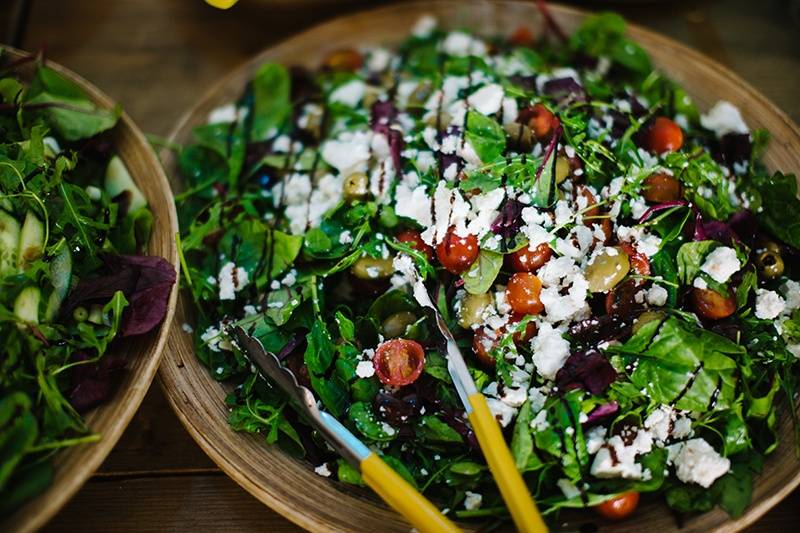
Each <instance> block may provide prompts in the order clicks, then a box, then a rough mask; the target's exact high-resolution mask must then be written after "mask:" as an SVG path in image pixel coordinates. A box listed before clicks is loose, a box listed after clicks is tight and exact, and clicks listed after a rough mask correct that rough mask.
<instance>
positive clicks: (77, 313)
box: [72, 305, 89, 322]
mask: <svg viewBox="0 0 800 533" xmlns="http://www.w3.org/2000/svg"><path fill="white" fill-rule="evenodd" d="M72 318H74V319H75V322H86V319H87V318H89V311H87V310H86V308H85V307H83V306H82V305H81V306H78V307H76V308H75V310H74V311H72Z"/></svg>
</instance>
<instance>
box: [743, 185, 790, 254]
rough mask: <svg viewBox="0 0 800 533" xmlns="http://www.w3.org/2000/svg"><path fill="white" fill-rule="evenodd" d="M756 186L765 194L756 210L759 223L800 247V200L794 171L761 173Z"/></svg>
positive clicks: (785, 240)
mask: <svg viewBox="0 0 800 533" xmlns="http://www.w3.org/2000/svg"><path fill="white" fill-rule="evenodd" d="M752 185H753V187H754V188H755V189H756V190H757V191H758V193H759V195H760V196H761V206H760V208H759V209H757V210H756V212H755V213H756V218H757V219H758V222H759V224H761V225H763V226H764V227H765V228H766V229H768V230H769V231H770V232H772V233H773V234H774V235H776V236H777V237H778V238H779V239H780V240H782V241H783V242H785V243H786V244H788V245H790V246H793V247H795V248H800V220H798V218H797V216H796V214H797V213H798V212H800V200H798V198H797V179H796V178H795V176H794V174H782V173H780V172H776V173H775V174H773V175H772V176H757V177H755V178H753V182H752Z"/></svg>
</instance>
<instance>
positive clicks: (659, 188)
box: [642, 172, 681, 204]
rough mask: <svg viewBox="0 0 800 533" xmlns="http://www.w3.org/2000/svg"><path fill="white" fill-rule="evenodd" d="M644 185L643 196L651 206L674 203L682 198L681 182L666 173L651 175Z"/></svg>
mask: <svg viewBox="0 0 800 533" xmlns="http://www.w3.org/2000/svg"><path fill="white" fill-rule="evenodd" d="M642 185H643V186H644V188H643V190H642V196H643V197H644V199H645V200H647V201H648V202H650V203H651V204H663V203H664V202H672V201H675V200H679V199H680V197H681V182H679V181H678V180H677V179H675V178H674V177H673V176H670V175H669V174H667V173H666V172H656V173H655V174H650V175H649V176H647V178H645V180H644V182H643V183H642Z"/></svg>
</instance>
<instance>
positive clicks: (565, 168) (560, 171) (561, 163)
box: [556, 156, 570, 183]
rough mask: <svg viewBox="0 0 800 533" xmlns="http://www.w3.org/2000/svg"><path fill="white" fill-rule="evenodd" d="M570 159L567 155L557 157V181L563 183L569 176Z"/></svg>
mask: <svg viewBox="0 0 800 533" xmlns="http://www.w3.org/2000/svg"><path fill="white" fill-rule="evenodd" d="M569 170H570V169H569V161H568V160H567V158H566V157H561V156H558V157H557V158H556V183H561V182H562V181H564V180H565V179H567V176H569Z"/></svg>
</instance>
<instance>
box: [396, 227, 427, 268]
mask: <svg viewBox="0 0 800 533" xmlns="http://www.w3.org/2000/svg"><path fill="white" fill-rule="evenodd" d="M395 239H397V240H398V241H400V242H402V243H405V244H407V245H409V246H410V247H412V248H413V249H415V250H417V251H418V252H422V253H423V254H425V257H427V258H428V261H432V260H433V248H431V247H430V246H429V245H427V244H426V243H425V241H423V240H422V235H420V234H419V232H418V231H417V230H413V229H404V230H403V231H401V232H400V233H398V234H397V235H396V236H395Z"/></svg>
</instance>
